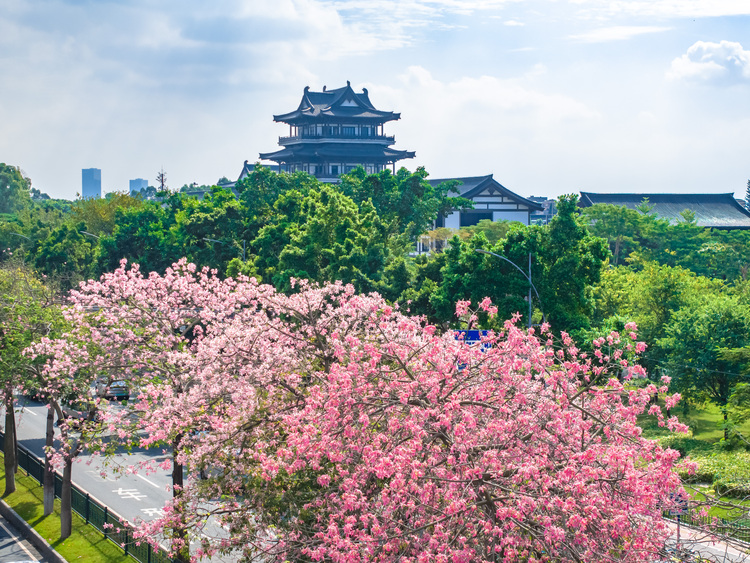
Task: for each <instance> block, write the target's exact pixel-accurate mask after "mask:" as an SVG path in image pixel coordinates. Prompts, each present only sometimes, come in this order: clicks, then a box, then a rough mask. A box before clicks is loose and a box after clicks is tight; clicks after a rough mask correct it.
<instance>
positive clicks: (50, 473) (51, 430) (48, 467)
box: [42, 405, 55, 516]
mask: <svg viewBox="0 0 750 563" xmlns="http://www.w3.org/2000/svg"><path fill="white" fill-rule="evenodd" d="M54 437H55V410H54V409H53V408H52V406H51V405H49V406H48V407H47V439H46V441H45V445H46V446H47V447H46V450H47V451H50V450H51V449H52V446H53V445H54V443H53V440H54ZM42 485H43V486H44V515H45V516H47V515H49V514H52V511H53V510H54V508H55V470H54V469H53V468H52V464H51V463H50V461H49V458H48V457H47V456H46V455H45V456H44V479H43V483H42Z"/></svg>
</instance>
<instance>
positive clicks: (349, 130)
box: [341, 127, 357, 137]
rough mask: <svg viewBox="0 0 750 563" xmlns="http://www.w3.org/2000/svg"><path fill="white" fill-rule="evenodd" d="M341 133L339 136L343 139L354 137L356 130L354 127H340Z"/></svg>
mask: <svg viewBox="0 0 750 563" xmlns="http://www.w3.org/2000/svg"><path fill="white" fill-rule="evenodd" d="M341 131H342V132H341V134H342V135H343V136H344V137H354V135H355V134H356V133H357V129H356V128H355V127H342V128H341Z"/></svg>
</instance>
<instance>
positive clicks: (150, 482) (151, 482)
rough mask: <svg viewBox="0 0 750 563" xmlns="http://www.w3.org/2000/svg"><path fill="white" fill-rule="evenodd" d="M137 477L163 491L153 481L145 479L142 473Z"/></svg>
mask: <svg viewBox="0 0 750 563" xmlns="http://www.w3.org/2000/svg"><path fill="white" fill-rule="evenodd" d="M136 475H137V476H138V477H140V478H141V479H143V480H144V481H146V483H148V484H149V485H152V486H154V487H156V488H157V489H161V486H159V485H157V484H156V483H154V482H153V481H152V480H151V479H148V478H146V477H144V476H143V475H141V474H140V473H136Z"/></svg>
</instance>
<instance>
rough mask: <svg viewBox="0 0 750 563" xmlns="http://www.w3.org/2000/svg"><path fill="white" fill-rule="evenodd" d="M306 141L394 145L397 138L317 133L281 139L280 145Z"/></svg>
mask: <svg viewBox="0 0 750 563" xmlns="http://www.w3.org/2000/svg"><path fill="white" fill-rule="evenodd" d="M305 139H321V140H327V139H335V140H338V139H356V140H357V141H380V142H383V141H386V142H388V143H389V144H393V143H395V142H396V137H395V136H394V135H356V134H354V135H344V134H342V133H332V134H331V133H326V134H322V133H321V134H320V135H318V134H317V133H304V134H302V135H293V136H290V137H279V144H280V145H283V144H285V143H291V142H294V141H302V140H305Z"/></svg>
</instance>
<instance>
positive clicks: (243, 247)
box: [203, 237, 245, 262]
mask: <svg viewBox="0 0 750 563" xmlns="http://www.w3.org/2000/svg"><path fill="white" fill-rule="evenodd" d="M203 240H207V241H209V242H218V243H219V244H227V243H226V242H224V241H223V240H216V239H215V238H207V237H203ZM242 261H243V262H244V261H245V240H244V239H243V240H242Z"/></svg>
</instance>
